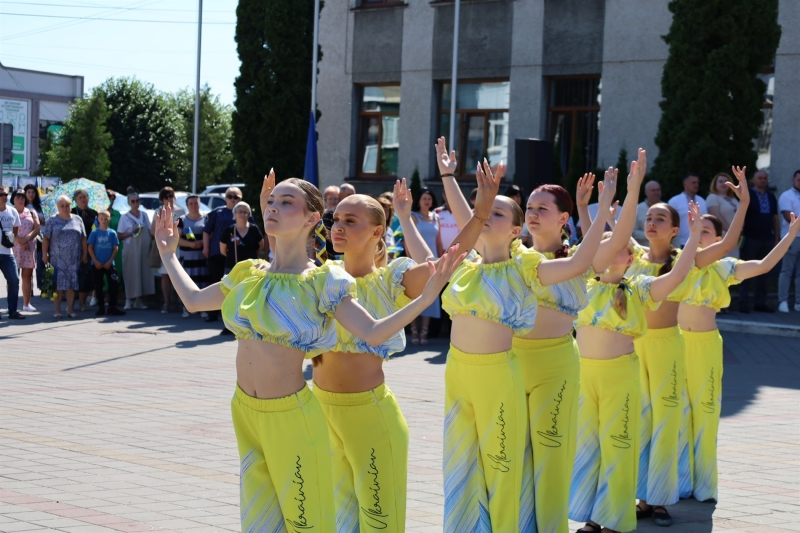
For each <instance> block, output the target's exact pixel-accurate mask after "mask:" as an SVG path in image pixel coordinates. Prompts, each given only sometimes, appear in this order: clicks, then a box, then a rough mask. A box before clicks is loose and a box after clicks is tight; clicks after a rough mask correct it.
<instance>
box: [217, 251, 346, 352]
mask: <svg viewBox="0 0 800 533" xmlns="http://www.w3.org/2000/svg"><path fill="white" fill-rule="evenodd" d="M263 262H264V261H260V260H247V261H242V262H240V263H238V264H237V265H236V266H235V267H233V270H231V272H230V274H228V275H227V276H225V277H224V278H222V282H221V283H220V289H222V292H223V293H224V294H225V300H224V301H223V302H222V320H223V321H224V322H225V326H226V327H227V328H228V329H229V330H231V331H232V332H233V333H234V335H236V338H237V339H248V340H260V341H264V342H271V343H274V344H278V345H280V346H286V347H288V348H295V349H297V350H300V351H302V352H305V353H306V358H311V357H314V356H316V355H319V354H320V353H322V352H327V351H330V350H331V348H333V346H334V345H335V344H336V328H335V327H334V324H335V320H334V319H333V313H334V312H335V311H336V306H338V305H339V304H340V303H341V302H342V300H343V299H344V298H345V297H346V296H351V297H353V298H355V297H356V282H355V280H354V279H353V278H352V276H350V274H348V273H347V272H345V271H344V269H342V268H340V267H338V266H335V265H331V264H329V263H326V264H324V265H322V266H321V267H318V268H315V269H313V270H310V271H308V272H306V273H304V274H279V273H271V272H264V271H263V270H260V269H258V268H257V267H256V265H257V264H259V263H263Z"/></svg>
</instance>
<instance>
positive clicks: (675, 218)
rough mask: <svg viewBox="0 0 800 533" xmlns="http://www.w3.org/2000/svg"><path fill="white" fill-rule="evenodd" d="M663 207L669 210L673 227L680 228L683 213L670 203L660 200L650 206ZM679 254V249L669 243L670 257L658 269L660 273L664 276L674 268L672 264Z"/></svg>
mask: <svg viewBox="0 0 800 533" xmlns="http://www.w3.org/2000/svg"><path fill="white" fill-rule="evenodd" d="M655 206H658V207H663V208H664V209H666V210H667V211H669V217H670V221H671V222H672V227H673V228H680V227H681V215H680V214H679V213H678V210H677V209H675V208H674V207H672V206H671V205H669V204H665V203H664V202H658V203H657V204H653V205H651V206H650V207H651V208H652V207H655ZM677 255H678V249H677V248H675V247H674V246H672V244H670V245H669V257H668V258H667V262H666V263H664V264H663V265H662V266H661V268H660V269H658V275H659V276H663V275H664V274H666V273H668V272H669V271H670V270H672V265H673V264H674V263H675V257H676V256H677Z"/></svg>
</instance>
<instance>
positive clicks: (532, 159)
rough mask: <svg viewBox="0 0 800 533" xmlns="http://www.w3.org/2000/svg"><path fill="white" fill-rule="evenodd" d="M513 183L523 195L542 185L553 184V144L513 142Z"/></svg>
mask: <svg viewBox="0 0 800 533" xmlns="http://www.w3.org/2000/svg"><path fill="white" fill-rule="evenodd" d="M514 154H515V157H514V164H515V171H514V172H515V176H514V183H516V184H517V185H519V186H520V187H521V188H522V190H523V191H524V193H525V194H530V192H531V191H532V190H533V189H535V188H536V187H538V186H539V185H542V184H544V183H553V182H554V181H553V143H551V142H550V141H542V140H539V139H515V140H514Z"/></svg>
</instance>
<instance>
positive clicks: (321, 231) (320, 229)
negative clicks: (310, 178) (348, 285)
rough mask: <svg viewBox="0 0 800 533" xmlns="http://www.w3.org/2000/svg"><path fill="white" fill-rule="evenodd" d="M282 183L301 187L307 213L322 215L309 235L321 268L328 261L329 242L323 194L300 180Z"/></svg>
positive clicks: (317, 262) (316, 261)
mask: <svg viewBox="0 0 800 533" xmlns="http://www.w3.org/2000/svg"><path fill="white" fill-rule="evenodd" d="M281 183H288V184H290V185H296V186H297V187H299V188H300V190H301V191H303V196H305V199H306V211H308V212H309V213H314V212H316V213H319V215H320V219H319V222H317V225H316V226H314V227H313V228H311V231H310V232H309V233H308V238H309V240H311V239H313V241H314V262H315V263H316V264H317V266H320V265H322V264H323V263H324V262H325V261H327V260H328V252H327V250H326V247H325V244H326V242H327V230H326V229H325V224H324V223H323V222H322V214H323V213H324V212H325V201H324V200H323V199H322V193H320V192H319V189H317V188H316V186H314V185H312V184H310V183H309V182H307V181H305V180H301V179H298V178H288V179H285V180H283V181H282V182H281Z"/></svg>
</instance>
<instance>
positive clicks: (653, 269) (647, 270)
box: [625, 246, 681, 278]
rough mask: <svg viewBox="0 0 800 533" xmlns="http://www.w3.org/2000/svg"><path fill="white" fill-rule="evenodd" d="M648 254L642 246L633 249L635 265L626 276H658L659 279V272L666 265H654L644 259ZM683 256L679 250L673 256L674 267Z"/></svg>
mask: <svg viewBox="0 0 800 533" xmlns="http://www.w3.org/2000/svg"><path fill="white" fill-rule="evenodd" d="M646 253H647V249H646V248H643V247H642V246H637V247H636V248H634V249H633V263H631V266H629V267H628V270H627V271H626V272H625V276H626V277H628V278H632V277H634V276H656V277H658V271H659V270H661V267H662V266H664V263H653V262H652V261H648V260H647V259H644V254H646ZM680 256H681V251H680V250H678V251H677V253H676V254H675V255H674V256H672V266H675V262H676V261H677V260H678V258H679V257H680Z"/></svg>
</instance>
